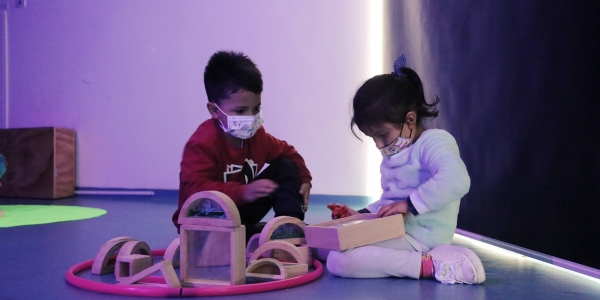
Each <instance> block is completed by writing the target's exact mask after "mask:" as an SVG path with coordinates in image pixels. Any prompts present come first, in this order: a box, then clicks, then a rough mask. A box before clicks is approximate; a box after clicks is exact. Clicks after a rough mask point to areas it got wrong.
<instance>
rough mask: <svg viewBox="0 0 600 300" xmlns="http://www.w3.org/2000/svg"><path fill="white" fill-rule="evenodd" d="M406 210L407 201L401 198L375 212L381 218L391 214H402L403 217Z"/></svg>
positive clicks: (407, 210)
mask: <svg viewBox="0 0 600 300" xmlns="http://www.w3.org/2000/svg"><path fill="white" fill-rule="evenodd" d="M408 212H409V209H408V203H407V202H406V200H403V201H397V202H394V203H391V204H388V205H384V206H382V207H381V208H380V209H379V211H378V212H377V216H378V217H380V218H383V217H387V216H391V215H396V214H402V215H404V217H406V214H407V213H408Z"/></svg>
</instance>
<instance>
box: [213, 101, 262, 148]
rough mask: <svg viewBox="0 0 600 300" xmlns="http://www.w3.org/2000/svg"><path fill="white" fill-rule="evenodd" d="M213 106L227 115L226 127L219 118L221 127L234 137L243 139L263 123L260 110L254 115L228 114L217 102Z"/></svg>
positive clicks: (251, 135) (249, 136)
mask: <svg viewBox="0 0 600 300" xmlns="http://www.w3.org/2000/svg"><path fill="white" fill-rule="evenodd" d="M215 106H216V107H217V108H218V109H219V110H220V111H221V112H222V113H223V114H224V115H225V116H227V128H225V126H224V125H223V123H221V120H219V125H220V126H221V129H223V131H225V133H227V134H229V135H231V136H234V137H236V138H239V139H242V140H245V139H249V138H251V137H253V136H254V134H255V133H256V131H258V129H259V128H260V126H261V125H262V124H263V118H262V112H260V111H259V112H258V113H257V114H255V115H254V116H229V115H227V114H226V113H225V112H224V111H223V110H221V108H220V107H219V106H218V105H217V104H215Z"/></svg>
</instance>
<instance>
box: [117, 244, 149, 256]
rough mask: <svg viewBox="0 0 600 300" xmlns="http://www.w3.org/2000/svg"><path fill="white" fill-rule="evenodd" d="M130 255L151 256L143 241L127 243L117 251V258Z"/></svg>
mask: <svg viewBox="0 0 600 300" xmlns="http://www.w3.org/2000/svg"><path fill="white" fill-rule="evenodd" d="M131 254H145V255H150V256H152V251H151V250H150V246H148V244H147V243H146V242H143V241H127V242H125V243H124V244H123V245H122V246H121V249H119V254H117V256H124V255H131Z"/></svg>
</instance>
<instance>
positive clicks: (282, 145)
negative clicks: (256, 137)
mask: <svg viewBox="0 0 600 300" xmlns="http://www.w3.org/2000/svg"><path fill="white" fill-rule="evenodd" d="M266 145H269V146H268V148H267V149H268V150H267V151H268V155H267V162H269V161H273V160H276V159H279V158H287V159H289V160H291V161H292V162H293V163H294V164H295V165H296V166H297V167H298V174H299V175H300V181H301V182H302V183H311V181H312V176H311V175H310V171H309V170H308V168H307V167H306V162H304V158H302V156H301V155H300V153H298V151H297V150H296V148H294V146H292V145H290V144H288V143H287V142H286V141H282V140H279V139H277V138H276V137H274V136H272V135H270V134H268V133H266Z"/></svg>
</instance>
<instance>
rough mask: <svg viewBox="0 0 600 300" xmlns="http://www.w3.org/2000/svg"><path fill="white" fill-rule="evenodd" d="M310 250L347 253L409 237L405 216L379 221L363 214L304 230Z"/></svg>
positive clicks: (394, 216) (307, 227)
mask: <svg viewBox="0 0 600 300" xmlns="http://www.w3.org/2000/svg"><path fill="white" fill-rule="evenodd" d="M304 233H305V235H306V243H307V245H308V246H309V247H313V248H324V249H331V250H338V251H340V250H346V249H351V248H355V247H359V246H364V245H368V244H372V243H376V242H381V241H385V240H389V239H392V238H397V237H400V236H403V235H404V234H405V231H404V219H403V218H402V215H400V214H398V215H392V216H389V217H385V218H378V217H377V214H360V215H355V216H350V217H346V218H341V219H337V220H332V221H328V222H324V223H319V224H314V225H309V226H306V227H305V228H304Z"/></svg>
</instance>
